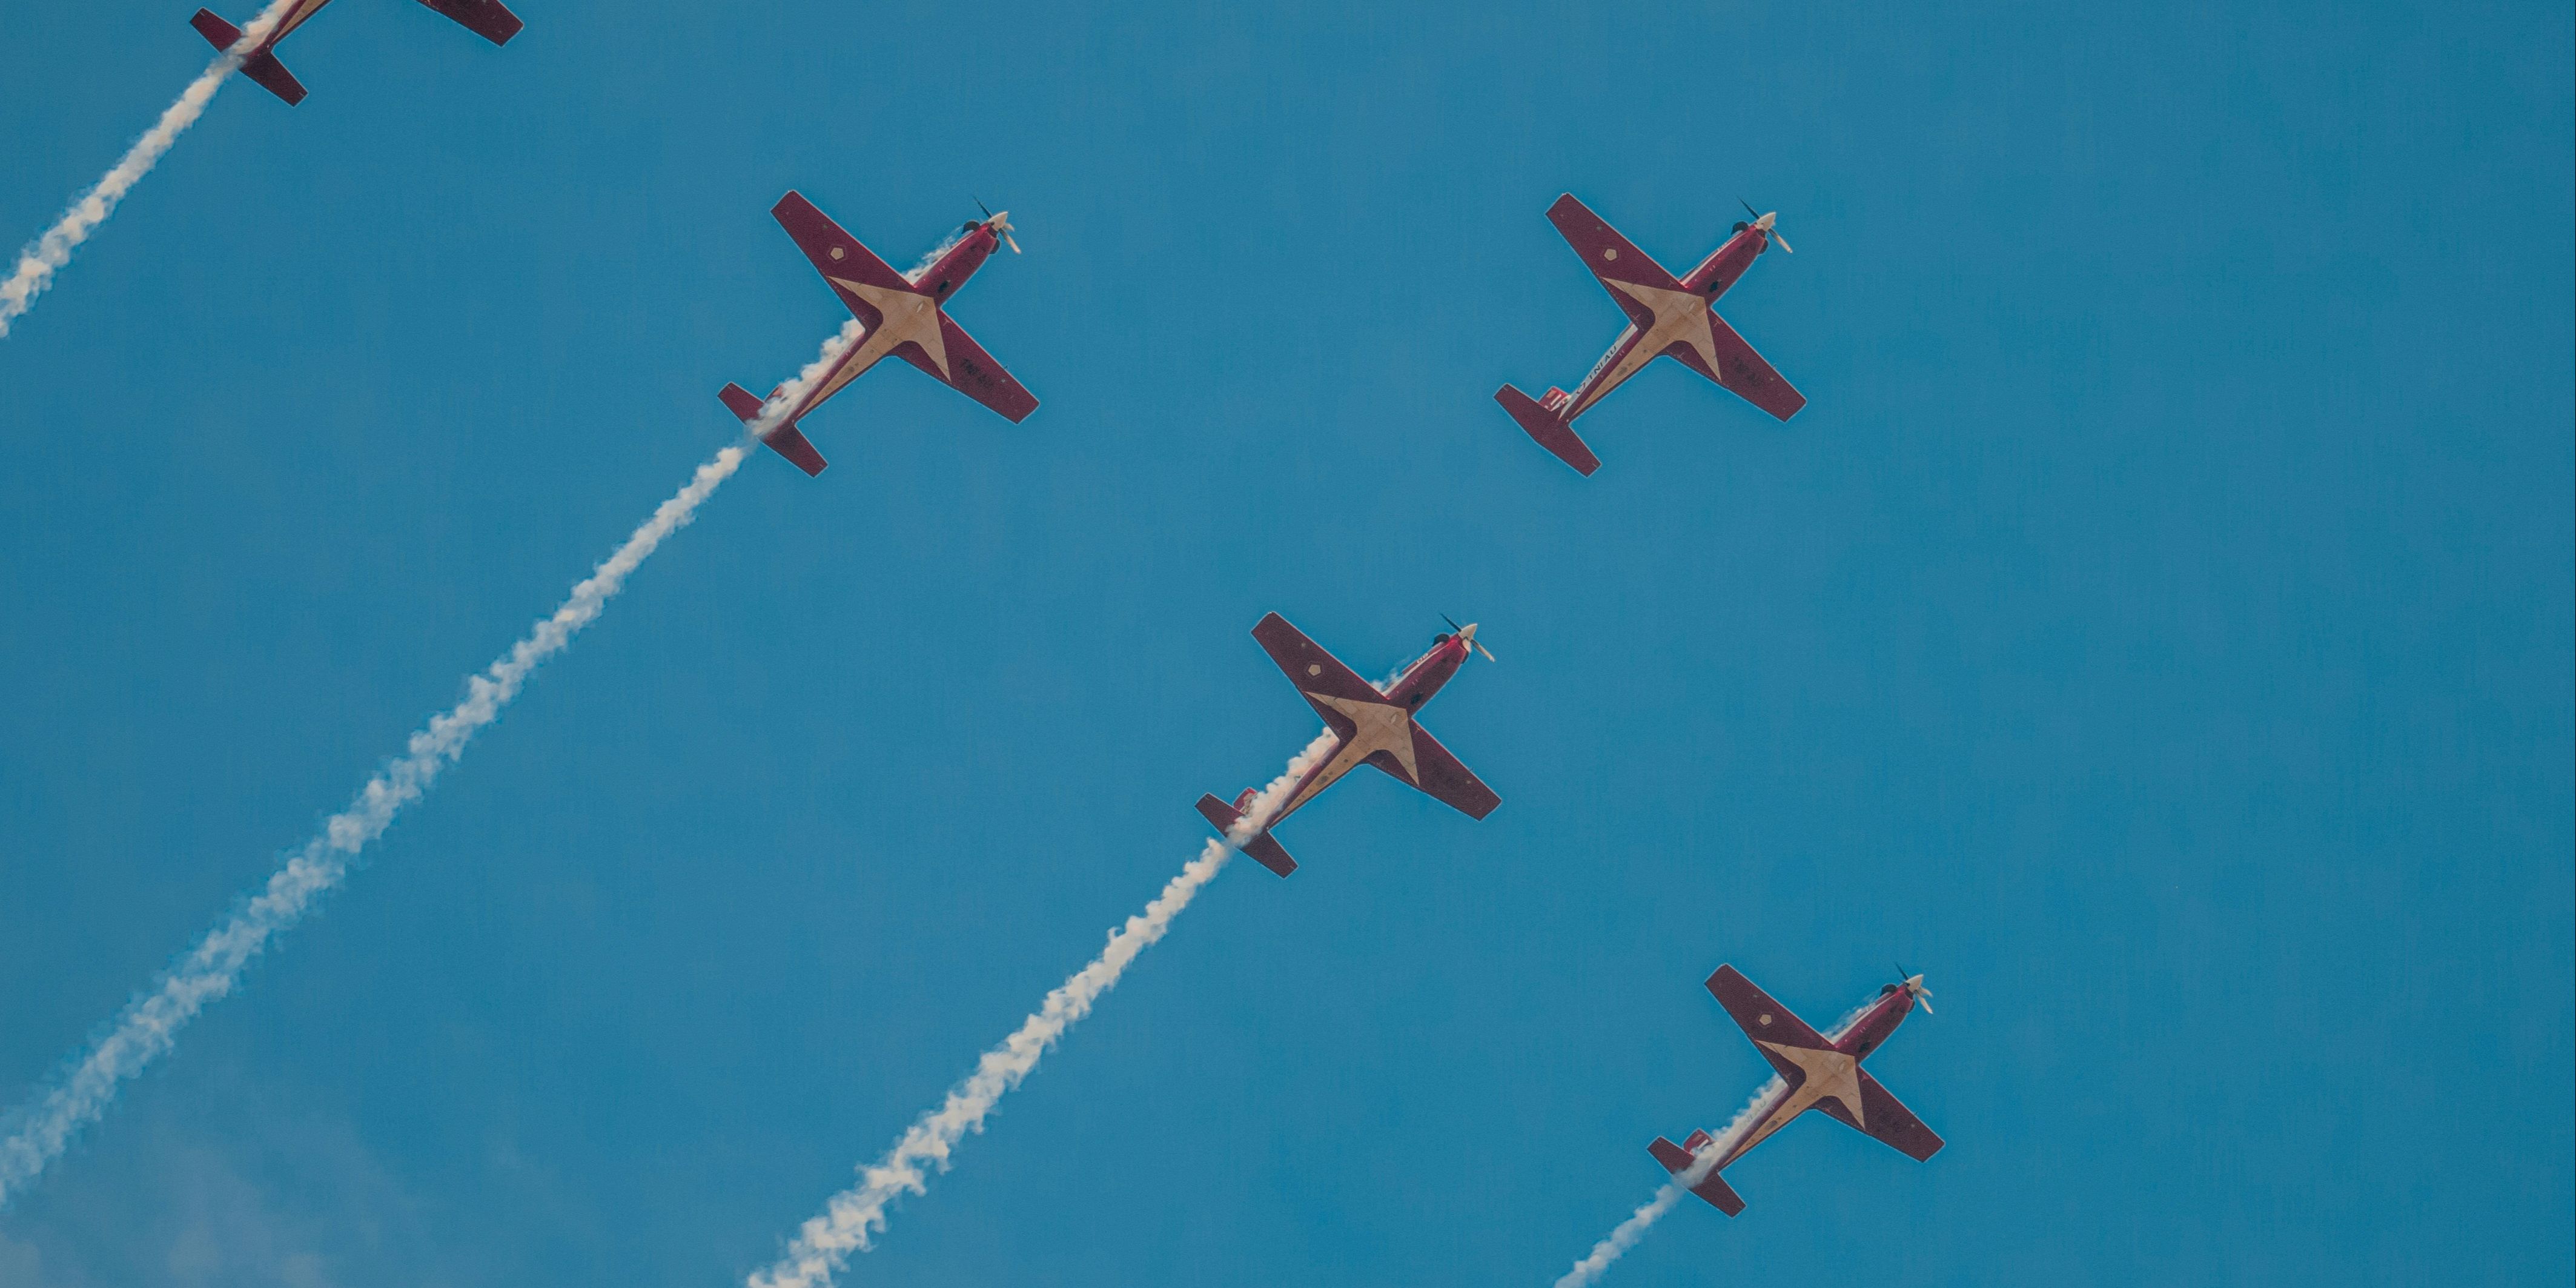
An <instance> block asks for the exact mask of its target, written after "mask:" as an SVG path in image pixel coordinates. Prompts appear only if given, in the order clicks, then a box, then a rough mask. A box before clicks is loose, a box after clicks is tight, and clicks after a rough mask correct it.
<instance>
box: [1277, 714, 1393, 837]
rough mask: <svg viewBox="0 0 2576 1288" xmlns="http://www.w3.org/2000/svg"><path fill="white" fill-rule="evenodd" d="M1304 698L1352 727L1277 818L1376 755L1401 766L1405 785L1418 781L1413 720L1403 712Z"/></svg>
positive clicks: (1285, 814)
mask: <svg viewBox="0 0 2576 1288" xmlns="http://www.w3.org/2000/svg"><path fill="white" fill-rule="evenodd" d="M1306 697H1307V699H1308V700H1310V701H1313V702H1319V703H1322V704H1323V705H1325V706H1328V707H1331V708H1332V709H1333V710H1335V711H1338V712H1340V713H1342V714H1343V715H1344V716H1346V717H1348V718H1349V719H1350V722H1351V724H1352V725H1353V726H1354V727H1353V728H1352V730H1351V736H1350V737H1348V738H1344V739H1343V740H1342V745H1341V746H1339V747H1337V748H1335V749H1334V750H1333V758H1332V759H1331V760H1328V761H1325V762H1324V767H1323V768H1321V769H1318V770H1316V771H1315V774H1314V776H1313V777H1311V778H1308V779H1307V780H1306V782H1305V785H1304V786H1302V787H1299V788H1298V789H1297V794H1296V795H1295V796H1292V797H1290V798H1289V799H1288V803H1287V804H1286V805H1283V806H1281V807H1280V810H1279V813H1278V815H1277V816H1276V817H1277V818H1285V817H1287V816H1288V812H1289V811H1290V810H1293V809H1295V808H1297V807H1298V806H1300V805H1303V804H1305V803H1306V802H1307V801H1308V800H1310V799H1312V798H1313V797H1314V795H1315V793H1317V792H1320V791H1322V790H1324V789H1325V788H1327V787H1330V786H1332V785H1333V784H1334V783H1335V782H1336V781H1338V780H1339V779H1340V778H1341V776H1342V775H1344V774H1347V773H1349V772H1351V770H1352V769H1353V768H1355V767H1357V766H1358V765H1359V763H1360V762H1361V761H1363V760H1366V759H1368V758H1369V757H1370V756H1371V755H1373V754H1375V753H1377V752H1381V751H1383V752H1386V753H1387V754H1389V755H1391V756H1394V757H1395V760H1396V763H1397V764H1400V765H1402V766H1404V777H1405V781H1406V782H1409V783H1419V782H1421V781H1422V773H1421V771H1420V770H1419V769H1417V768H1415V766H1414V763H1413V717H1412V716H1410V715H1407V714H1406V713H1405V710H1404V708H1402V707H1399V706H1397V705H1395V704H1394V703H1392V702H1370V701H1368V700H1366V699H1364V698H1337V697H1334V696H1333V695H1332V694H1329V693H1309V694H1307V695H1306ZM1274 821H1275V819H1274Z"/></svg>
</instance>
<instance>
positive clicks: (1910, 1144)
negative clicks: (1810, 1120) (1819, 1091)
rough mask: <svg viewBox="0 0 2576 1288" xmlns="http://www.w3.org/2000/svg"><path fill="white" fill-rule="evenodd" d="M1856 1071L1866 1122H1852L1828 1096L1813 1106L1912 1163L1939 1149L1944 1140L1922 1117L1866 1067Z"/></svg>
mask: <svg viewBox="0 0 2576 1288" xmlns="http://www.w3.org/2000/svg"><path fill="white" fill-rule="evenodd" d="M1857 1072H1858V1074H1859V1077H1860V1107H1861V1112H1862V1113H1863V1114H1864V1115H1866V1116H1867V1117H1868V1119H1869V1122H1868V1123H1867V1124H1866V1125H1863V1124H1861V1123H1856V1122H1853V1121H1852V1116H1851V1111H1850V1110H1848V1109H1845V1108H1843V1102H1841V1101H1839V1100H1836V1099H1834V1098H1833V1097H1831V1096H1827V1097H1825V1098H1824V1099H1822V1100H1819V1101H1817V1102H1816V1106H1815V1107H1816V1108H1818V1109H1821V1110H1824V1111H1825V1112H1826V1113H1829V1114H1832V1115H1833V1116H1834V1118H1835V1119H1836V1120H1837V1121H1839V1122H1841V1123H1842V1125H1843V1126H1845V1127H1849V1128H1851V1129H1852V1130H1854V1131H1857V1132H1859V1133H1861V1134H1862V1135H1864V1136H1869V1137H1873V1138H1875V1139H1877V1140H1879V1141H1880V1142H1882V1143H1884V1144H1886V1145H1889V1146H1891V1147H1893V1148H1894V1149H1895V1150H1896V1152H1897V1153H1900V1154H1903V1155H1905V1156H1906V1157H1907V1158H1910V1159H1913V1160H1914V1161H1915V1162H1918V1163H1920V1162H1922V1161H1924V1160H1925V1159H1928V1158H1930V1157H1932V1156H1933V1155H1934V1154H1938V1153H1940V1152H1941V1146H1942V1144H1943V1143H1944V1142H1943V1141H1942V1139H1941V1137H1940V1135H1939V1134H1938V1133H1936V1132H1934V1131H1933V1130H1932V1129H1931V1128H1929V1127H1926V1126H1924V1125H1923V1120H1922V1119H1920V1118H1917V1117H1915V1116H1914V1111H1913V1110H1911V1109H1908V1108H1906V1107H1905V1104H1904V1102H1902V1101H1900V1100H1898V1099H1897V1098H1896V1097H1895V1096H1892V1095H1890V1094H1888V1090H1887V1088H1885V1087H1883V1086H1880V1085H1879V1082H1878V1079H1876V1078H1873V1077H1871V1076H1869V1070H1867V1069H1861V1070H1858V1071H1857Z"/></svg>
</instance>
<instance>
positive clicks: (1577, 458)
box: [1494, 385, 1601, 477]
mask: <svg viewBox="0 0 2576 1288" xmlns="http://www.w3.org/2000/svg"><path fill="white" fill-rule="evenodd" d="M1494 401H1495V402H1498V403H1501V404H1502V405H1503V410H1504V411H1507V412H1510V413H1511V414H1512V419H1513V420H1516V421H1519V422H1520V426H1521V431H1522V432H1523V433H1526V434H1528V435H1529V436H1530V437H1531V438H1533V439H1535V440H1537V442H1538V445H1539V446H1541V447H1544V448H1546V449H1547V450H1548V451H1549V452H1550V453H1551V454H1553V455H1554V456H1555V457H1556V459H1558V460H1560V461H1563V462H1565V463H1566V464H1568V465H1571V466H1573V467H1574V472H1575V473H1577V474H1582V475H1585V476H1587V477H1588V476H1589V475H1590V474H1591V473H1592V471H1594V470H1597V469H1600V468H1601V458H1600V457H1598V456H1594V455H1593V454H1592V449H1591V448H1589V447H1586V446H1584V445H1583V440H1582V439H1580V438H1578V437H1576V436H1575V433H1574V426H1573V425H1572V424H1570V423H1568V422H1566V421H1564V420H1560V419H1558V417H1557V414H1556V413H1555V412H1553V411H1550V410H1548V409H1547V408H1546V407H1545V406H1542V405H1541V404H1540V403H1539V401H1538V400H1537V399H1535V398H1532V397H1530V396H1529V395H1528V394H1525V393H1522V392H1521V391H1520V390H1519V389H1517V388H1514V387H1513V386H1511V385H1505V386H1503V387H1502V388H1500V389H1498V390H1495V391H1494Z"/></svg>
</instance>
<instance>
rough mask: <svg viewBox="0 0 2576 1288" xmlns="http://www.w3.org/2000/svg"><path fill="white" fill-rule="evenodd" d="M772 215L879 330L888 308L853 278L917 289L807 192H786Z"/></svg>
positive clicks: (848, 302) (858, 313) (844, 299)
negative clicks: (879, 307)
mask: <svg viewBox="0 0 2576 1288" xmlns="http://www.w3.org/2000/svg"><path fill="white" fill-rule="evenodd" d="M769 216H770V218H772V219H775V220H777V221H778V226H779V227H781V228H784V229H786V230H787V235H788V236H789V237H791V238H794V239H795V241H796V249H798V250H801V251H803V252H805V258H807V259H809V260H812V261H813V262H814V271H815V272H817V273H821V274H822V275H823V280H824V281H826V282H829V283H831V284H832V291H833V293H834V294H837V295H839V296H840V297H841V303H843V304H846V305H848V306H849V309H850V315H851V316H852V317H855V318H857V319H858V320H859V321H860V322H861V323H862V324H863V325H865V326H866V327H867V328H868V329H869V330H871V331H874V330H876V329H877V328H878V327H879V326H882V325H884V323H885V314H883V313H881V312H879V311H878V310H877V306H875V305H873V304H870V303H868V301H867V297H865V296H862V295H860V294H859V293H858V292H857V291H854V290H851V289H850V285H849V284H850V283H856V284H858V285H861V286H874V287H882V288H884V289H887V290H896V291H905V292H912V290H913V287H912V283H910V282H908V281H905V280H904V277H903V274H901V273H898V272H896V271H894V269H893V268H892V267H890V266H888V265H887V263H886V262H885V261H884V260H881V259H878V258H877V257H876V252H874V251H871V250H869V249H868V248H867V247H866V246H863V245H861V244H860V243H859V239H858V238H856V237H852V236H851V235H850V234H849V233H848V232H847V231H846V230H844V229H843V228H842V227H841V226H840V225H839V224H836V223H833V222H832V217H831V216H829V215H826V214H824V213H823V212H822V211H821V210H818V209H816V208H815V206H814V203H813V202H810V201H807V200H806V199H805V194H803V193H801V192H793V191H791V192H789V193H788V194H787V195H786V196H784V197H780V198H779V199H778V204H777V205H775V206H771V207H770V208H769ZM978 352H981V350H978ZM934 374H936V373H934Z"/></svg>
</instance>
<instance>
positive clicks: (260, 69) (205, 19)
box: [188, 9, 304, 107]
mask: <svg viewBox="0 0 2576 1288" xmlns="http://www.w3.org/2000/svg"><path fill="white" fill-rule="evenodd" d="M188 25H189V26H191V27H194V28H196V29H197V34H198V35H200V36H203V37H205V38H206V43H207V44H209V45H213V46H214V47H215V48H216V49H218V50H230V49H231V48H232V47H233V46H235V45H237V44H240V43H241V38H242V34H241V28H239V27H236V26H234V25H232V24H231V23H229V22H226V21H224V20H223V19H222V18H220V17H218V16H216V14H215V12H214V11H213V10H211V9H199V10H198V11H197V13H196V16H194V17H192V18H190V19H188ZM241 74H242V75H244V76H247V77H249V78H250V79H251V82H252V83H253V84H255V85H257V86H259V87H260V88H261V89H264V90H267V91H268V92H269V93H271V94H275V95H277V96H278V97H279V98H282V99H284V100H286V105H287V106H288V107H293V106H295V105H296V104H298V103H301V102H303V101H304V84H303V82H301V81H298V80H297V79H295V77H294V76H292V75H290V74H289V73H288V72H287V70H286V64H284V63H281V62H279V61H277V55H275V54H272V53H268V52H266V51H264V50H263V51H262V52H260V53H259V54H258V55H257V56H255V57H251V58H245V59H243V60H242V65H241Z"/></svg>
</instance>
